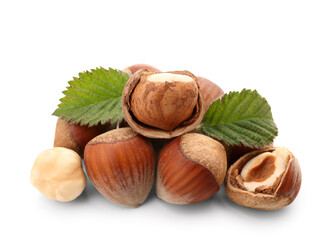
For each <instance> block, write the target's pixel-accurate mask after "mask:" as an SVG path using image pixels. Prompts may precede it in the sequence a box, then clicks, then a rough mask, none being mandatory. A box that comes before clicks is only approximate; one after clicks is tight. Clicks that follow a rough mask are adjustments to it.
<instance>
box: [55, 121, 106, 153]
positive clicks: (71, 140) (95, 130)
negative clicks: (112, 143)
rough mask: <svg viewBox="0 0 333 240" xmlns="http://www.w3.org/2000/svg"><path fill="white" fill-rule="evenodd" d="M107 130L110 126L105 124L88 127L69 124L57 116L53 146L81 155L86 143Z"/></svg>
mask: <svg viewBox="0 0 333 240" xmlns="http://www.w3.org/2000/svg"><path fill="white" fill-rule="evenodd" d="M108 130H110V126H109V125H107V124H106V125H101V124H100V125H97V126H93V127H88V126H80V125H77V124H70V123H68V122H66V121H64V120H62V119H60V118H58V121H57V126H56V131H55V136H54V144H53V146H54V147H64V148H69V149H72V150H73V151H75V152H77V153H78V154H79V155H80V156H83V151H84V148H85V146H86V144H87V143H88V142H89V141H90V140H91V139H93V138H94V137H96V136H98V135H100V134H102V133H104V132H106V131H108Z"/></svg>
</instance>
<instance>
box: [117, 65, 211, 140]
mask: <svg viewBox="0 0 333 240" xmlns="http://www.w3.org/2000/svg"><path fill="white" fill-rule="evenodd" d="M149 73H151V72H150V71H149V70H147V69H141V70H139V71H137V72H136V73H135V74H133V75H132V76H131V77H130V79H129V80H128V82H127V83H126V85H125V87H124V90H123V95H122V109H123V114H124V117H125V119H126V121H127V123H128V124H129V125H130V127H131V128H132V129H134V130H135V131H136V132H138V133H140V134H141V135H143V136H146V137H149V138H165V139H169V138H174V137H177V136H179V135H181V134H183V133H187V132H190V131H192V130H194V129H195V128H196V127H197V126H199V124H200V123H201V120H202V118H203V116H204V113H205V111H204V110H205V108H204V98H203V95H202V93H201V90H200V86H199V85H198V100H197V104H196V106H195V108H194V110H193V113H192V116H191V117H190V118H189V119H187V120H186V121H184V122H183V123H182V124H181V125H180V126H178V127H176V128H175V129H173V130H171V131H166V130H162V129H158V128H155V127H152V126H148V125H146V124H143V123H141V122H140V121H138V120H137V119H136V117H135V116H134V115H133V114H132V112H131V106H130V101H131V94H132V92H133V91H134V89H135V87H136V85H137V84H138V83H139V82H140V78H141V76H143V75H144V74H149ZM154 73H159V72H154ZM168 73H174V74H183V75H187V76H190V77H191V78H193V79H194V80H195V82H196V83H198V80H197V78H196V76H194V75H193V74H192V73H190V72H188V71H171V72H168Z"/></svg>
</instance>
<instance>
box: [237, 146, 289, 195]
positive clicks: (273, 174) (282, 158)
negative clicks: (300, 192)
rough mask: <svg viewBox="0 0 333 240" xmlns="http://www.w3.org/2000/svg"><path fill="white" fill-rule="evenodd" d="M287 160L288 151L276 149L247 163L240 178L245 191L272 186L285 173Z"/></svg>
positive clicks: (282, 148) (281, 148) (280, 148)
mask: <svg viewBox="0 0 333 240" xmlns="http://www.w3.org/2000/svg"><path fill="white" fill-rule="evenodd" d="M288 160H289V152H288V149H286V148H284V147H277V148H276V149H275V151H273V152H265V153H261V154H259V155H258V156H256V157H254V158H253V159H251V160H250V161H249V162H247V163H246V164H245V166H244V168H243V169H242V172H241V176H242V178H243V180H244V187H245V188H246V190H247V191H250V192H255V191H256V188H258V187H260V188H261V189H267V188H269V187H271V186H273V185H274V183H275V182H276V181H278V179H279V178H280V177H281V175H282V174H283V173H284V172H285V170H286V167H287V163H288Z"/></svg>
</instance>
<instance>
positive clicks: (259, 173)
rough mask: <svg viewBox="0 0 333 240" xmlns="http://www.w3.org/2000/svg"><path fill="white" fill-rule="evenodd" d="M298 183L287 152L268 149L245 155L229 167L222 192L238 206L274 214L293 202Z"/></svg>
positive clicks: (293, 161) (294, 164)
mask: <svg viewBox="0 0 333 240" xmlns="http://www.w3.org/2000/svg"><path fill="white" fill-rule="evenodd" d="M301 179H302V175H301V169H300V166H299V163H298V160H297V159H296V158H295V156H294V155H293V154H292V153H291V152H290V151H289V150H288V149H286V148H283V147H268V148H265V149H260V150H256V151H253V152H250V153H248V154H245V155H244V156H243V157H241V158H240V159H238V160H237V161H236V162H235V163H234V164H233V165H231V167H230V168H229V170H228V172H227V177H226V185H225V191H226V193H227V195H228V197H229V198H230V199H231V200H232V201H234V202H236V203H237V204H239V205H242V206H245V207H249V208H255V209H262V210H277V209H280V208H282V207H285V206H287V205H289V204H291V203H292V202H293V201H294V200H295V198H296V197H297V194H298V192H299V190H300V187H301V181H302V180H301Z"/></svg>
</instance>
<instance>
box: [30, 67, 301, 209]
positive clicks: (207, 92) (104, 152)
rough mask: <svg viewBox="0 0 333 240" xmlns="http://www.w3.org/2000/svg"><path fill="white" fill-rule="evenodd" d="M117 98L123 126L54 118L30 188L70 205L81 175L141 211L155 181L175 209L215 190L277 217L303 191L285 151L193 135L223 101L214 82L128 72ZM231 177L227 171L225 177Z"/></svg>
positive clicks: (147, 70) (152, 71)
mask: <svg viewBox="0 0 333 240" xmlns="http://www.w3.org/2000/svg"><path fill="white" fill-rule="evenodd" d="M124 71H126V72H128V73H129V74H130V79H129V80H128V82H127V84H126V86H125V88H124V90H123V94H122V109H123V114H124V118H125V120H126V121H124V122H122V123H121V124H120V125H119V124H118V125H117V126H115V124H111V123H108V124H104V125H101V124H100V125H97V126H93V127H87V126H80V125H75V124H70V123H68V122H66V121H64V120H62V119H60V118H59V119H58V122H57V126H56V131H55V139H54V148H52V149H49V150H46V151H43V152H42V153H41V154H39V156H38V157H37V159H36V160H35V163H34V165H33V168H32V170H31V183H32V185H33V186H35V187H36V188H37V189H38V190H39V191H40V192H41V193H43V194H44V195H45V196H46V197H48V198H50V199H55V200H58V201H64V202H65V201H71V200H74V199H75V198H77V197H78V196H79V195H80V194H81V193H82V192H83V190H84V188H85V185H86V175H85V172H84V170H83V166H82V158H83V159H84V167H85V170H86V173H87V175H88V177H89V179H90V180H91V181H92V183H93V185H94V186H95V187H96V189H97V190H98V191H99V192H100V193H101V194H102V195H103V196H104V197H106V198H107V199H109V200H111V201H112V202H115V203H118V204H120V205H123V206H127V207H138V206H140V205H141V204H142V203H143V202H144V201H145V199H146V198H147V196H148V194H149V192H150V191H151V189H152V186H153V183H154V181H155V180H156V195H157V196H158V197H159V198H160V199H162V200H164V201H166V202H169V203H172V204H192V203H198V202H202V201H204V200H206V199H208V198H210V197H212V196H213V195H214V194H215V193H217V192H218V191H219V189H220V188H221V186H222V184H223V182H224V183H225V191H226V193H227V195H228V197H229V198H230V199H231V200H232V201H234V202H236V203H238V204H240V205H243V206H246V207H250V208H256V209H264V210H276V209H279V208H282V207H284V206H287V205H289V204H290V203H292V202H293V200H294V199H295V198H296V196H297V194H298V192H299V189H300V186H301V171H300V166H299V164H298V161H297V159H296V158H295V157H294V155H293V154H292V153H291V152H290V151H289V150H288V149H287V148H284V147H273V146H267V147H264V148H260V149H254V148H250V147H244V146H228V145H226V144H223V141H218V140H215V139H213V138H211V137H208V136H206V135H203V134H201V133H200V132H199V131H198V130H196V128H197V127H198V125H199V124H200V123H201V120H202V118H203V116H204V114H205V112H206V111H207V109H208V106H209V105H210V104H211V103H212V101H214V100H216V99H217V98H220V97H222V96H223V91H222V89H221V88H220V87H218V86H217V85H216V84H214V83H213V82H211V81H209V80H207V79H205V78H202V77H196V76H195V75H193V74H192V73H190V72H188V71H175V72H161V71H159V70H158V69H156V68H155V67H152V66H150V65H145V64H138V65H133V66H130V67H128V68H126V69H124ZM227 170H228V171H227Z"/></svg>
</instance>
